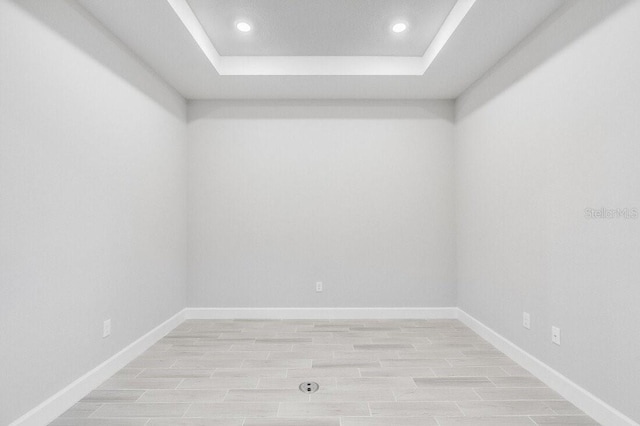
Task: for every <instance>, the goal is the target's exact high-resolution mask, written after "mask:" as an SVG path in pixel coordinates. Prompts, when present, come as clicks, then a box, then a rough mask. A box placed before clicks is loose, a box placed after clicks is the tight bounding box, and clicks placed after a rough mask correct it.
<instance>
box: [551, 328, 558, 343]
mask: <svg viewBox="0 0 640 426" xmlns="http://www.w3.org/2000/svg"><path fill="white" fill-rule="evenodd" d="M551 341H552V342H553V343H555V344H556V345H559V344H560V329H559V328H558V327H556V326H553V327H551Z"/></svg>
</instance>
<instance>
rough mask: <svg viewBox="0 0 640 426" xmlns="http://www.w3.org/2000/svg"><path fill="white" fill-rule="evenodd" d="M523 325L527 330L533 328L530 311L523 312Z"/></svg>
mask: <svg viewBox="0 0 640 426" xmlns="http://www.w3.org/2000/svg"><path fill="white" fill-rule="evenodd" d="M522 326H523V327H524V328H526V329H527V330H530V329H531V315H529V312H523V313H522Z"/></svg>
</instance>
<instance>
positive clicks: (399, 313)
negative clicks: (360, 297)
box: [185, 307, 458, 319]
mask: <svg viewBox="0 0 640 426" xmlns="http://www.w3.org/2000/svg"><path fill="white" fill-rule="evenodd" d="M185 314H186V319H234V318H235V319H455V318H457V317H458V308H453V307H445V308H187V309H185Z"/></svg>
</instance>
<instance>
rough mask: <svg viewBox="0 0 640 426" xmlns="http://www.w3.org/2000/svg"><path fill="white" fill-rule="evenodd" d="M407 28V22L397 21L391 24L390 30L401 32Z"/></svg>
mask: <svg viewBox="0 0 640 426" xmlns="http://www.w3.org/2000/svg"><path fill="white" fill-rule="evenodd" d="M406 29H407V24H405V23H404V22H398V23H397V24H393V27H391V30H392V31H393V32H394V33H401V32H404V31H405V30H406Z"/></svg>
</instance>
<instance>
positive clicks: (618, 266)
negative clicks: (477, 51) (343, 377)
mask: <svg viewBox="0 0 640 426" xmlns="http://www.w3.org/2000/svg"><path fill="white" fill-rule="evenodd" d="M604 3H605V2H593V1H590V2H583V3H580V2H576V4H579V6H578V7H585V8H588V7H595V8H600V7H602V6H603V5H604ZM618 3H620V2H618ZM574 12H576V10H574V11H572V12H569V13H574ZM596 12H597V11H596ZM639 22H640V2H638V1H633V2H630V3H628V4H626V5H623V6H622V7H621V9H619V10H617V11H616V12H615V13H613V14H612V15H611V16H610V17H609V18H608V19H606V20H604V21H603V22H601V23H600V24H599V25H596V26H595V27H593V28H592V29H591V30H589V31H588V32H586V33H585V34H583V35H582V36H580V37H579V38H577V39H576V40H574V42H573V43H571V44H569V45H568V46H566V47H565V48H564V49H562V50H560V51H559V52H556V53H555V54H554V55H553V56H551V57H550V58H549V59H547V60H546V61H544V62H542V63H541V64H540V65H538V66H537V67H535V68H534V69H532V70H530V71H529V72H528V73H526V74H523V75H521V76H520V78H518V79H513V83H512V84H509V85H506V86H504V87H500V88H499V90H497V88H498V87H499V86H500V85H501V84H502V82H501V81H500V78H502V77H504V76H508V75H509V73H510V71H514V70H516V71H517V70H518V69H519V68H521V65H522V62H519V61H520V60H523V61H526V60H527V58H530V57H532V56H535V55H536V54H537V53H539V52H536V51H535V50H533V49H536V48H539V47H540V45H539V44H537V42H536V41H535V40H532V41H531V43H529V45H528V46H525V47H524V48H523V50H521V51H520V52H518V53H517V54H515V55H512V56H511V58H510V60H507V61H505V62H503V63H502V64H501V65H500V66H499V67H498V68H497V69H496V70H494V72H493V73H492V74H491V75H489V76H488V77H487V78H485V79H484V81H482V82H481V83H479V84H478V85H477V86H476V87H475V88H473V89H472V90H471V91H469V92H468V93H466V94H465V95H464V96H463V97H462V98H461V99H459V101H458V102H457V116H458V119H457V125H456V142H455V143H456V170H457V173H456V180H457V183H456V185H457V190H456V193H457V199H456V202H457V224H458V227H457V230H458V232H457V253H458V256H457V260H458V281H459V287H458V302H459V306H460V307H461V308H462V309H463V310H464V311H466V312H467V313H469V314H470V315H472V316H474V317H476V318H477V319H478V320H480V321H481V322H483V323H485V324H486V325H488V326H489V327H491V328H493V329H494V330H496V331H497V332H498V333H500V334H502V335H503V336H505V337H506V338H508V339H509V340H511V341H512V342H514V343H516V344H517V345H519V346H520V347H522V348H523V349H525V350H526V351H527V352H529V353H530V354H532V355H534V356H536V357H538V358H539V359H540V360H542V361H543V362H545V363H547V364H549V365H550V366H551V367H553V368H555V369H557V370H558V371H559V372H561V373H562V374H564V375H565V376H567V377H568V378H570V379H571V380H573V381H574V382H576V383H577V384H579V385H580V386H582V387H584V388H585V389H587V390H588V391H590V392H592V393H593V394H595V395H596V396H598V397H600V398H601V399H603V400H604V401H605V402H607V403H609V404H611V405H612V406H614V407H615V408H617V409H619V410H620V411H622V412H623V413H625V414H626V415H628V416H630V417H632V418H633V419H634V420H635V421H640V404H638V398H639V396H640V339H639V338H638V336H639V334H638V324H639V323H640V309H638V304H639V303H640V283H639V282H638V277H639V276H640V261H639V260H640V219H638V217H637V215H636V214H634V213H633V212H632V211H631V210H629V213H630V217H629V218H624V217H618V218H609V219H602V218H600V219H599V218H592V217H590V216H589V215H590V214H591V213H589V211H588V210H587V209H596V210H599V209H602V208H605V209H612V210H613V209H625V208H627V209H639V208H640V167H639V166H640V120H639V118H638V117H639V115H638V114H639V111H640V79H639V78H638V75H640V55H638V40H640V25H638V23H639ZM566 31H570V28H568V27H567V26H564V27H562V28H560V32H566ZM527 49H529V50H527ZM491 92H493V93H494V94H493V96H487V94H488V93H491ZM598 214H600V213H597V212H596V213H595V215H598ZM523 311H526V312H529V313H530V314H531V330H526V329H524V328H523V327H522V325H521V324H522V312H523ZM552 325H555V326H558V327H560V329H561V346H557V345H555V344H552V343H551V326H552Z"/></svg>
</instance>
